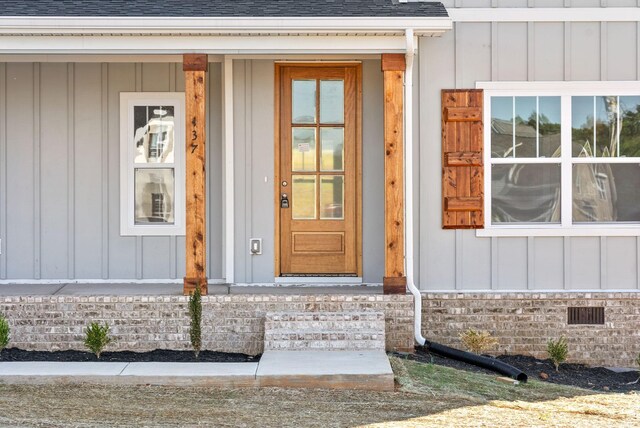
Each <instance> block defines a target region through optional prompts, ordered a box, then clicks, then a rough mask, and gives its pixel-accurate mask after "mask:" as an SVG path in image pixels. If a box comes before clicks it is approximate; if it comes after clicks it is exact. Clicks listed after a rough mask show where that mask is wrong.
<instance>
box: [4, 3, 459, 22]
mask: <svg viewBox="0 0 640 428" xmlns="http://www.w3.org/2000/svg"><path fill="white" fill-rule="evenodd" d="M0 16H87V17H91V16H95V17H151V16H158V17H230V18H231V17H447V10H446V9H445V7H444V6H443V5H442V3H440V2H416V1H413V2H408V3H398V2H397V0H197V1H194V0H0Z"/></svg>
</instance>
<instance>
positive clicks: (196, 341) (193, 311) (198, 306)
mask: <svg viewBox="0 0 640 428" xmlns="http://www.w3.org/2000/svg"><path fill="white" fill-rule="evenodd" d="M189 318H191V324H190V328H189V339H190V340H191V347H193V353H194V354H195V356H196V359H197V358H198V356H199V355H200V349H201V348H202V330H201V326H202V294H201V291H200V287H199V286H198V287H196V288H195V290H194V291H193V293H191V295H190V296H189Z"/></svg>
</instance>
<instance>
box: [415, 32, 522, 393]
mask: <svg viewBox="0 0 640 428" xmlns="http://www.w3.org/2000/svg"><path fill="white" fill-rule="evenodd" d="M405 38H406V49H407V50H406V53H405V59H406V65H407V66H406V71H405V77H404V105H405V114H404V138H405V144H404V150H405V152H404V154H405V180H404V183H405V188H404V200H405V214H404V221H405V222H404V224H405V268H406V275H407V287H409V291H410V292H411V294H413V297H414V317H413V320H414V323H413V331H414V333H413V334H414V337H415V339H416V342H418V345H420V346H422V347H424V348H426V349H427V350H429V351H430V352H433V353H435V354H438V355H442V356H443V357H447V358H451V359H454V360H458V361H463V362H465V363H469V364H473V365H475V366H479V367H483V368H485V369H488V370H492V371H495V372H497V373H500V374H503V375H506V376H510V377H512V378H513V379H517V380H519V381H521V382H526V381H527V375H526V374H525V373H523V372H522V371H520V370H519V369H517V368H515V367H513V366H510V365H509V364H506V363H503V362H502V361H500V360H498V359H495V358H490V357H485V356H482V355H476V354H472V353H471V352H465V351H461V350H459V349H454V348H450V347H448V346H444V345H441V344H439V343H435V342H431V341H428V340H427V339H425V338H424V336H422V295H421V294H420V290H418V287H416V285H415V283H414V282H413V60H414V56H415V50H416V46H415V37H414V34H413V29H411V28H407V29H406V30H405Z"/></svg>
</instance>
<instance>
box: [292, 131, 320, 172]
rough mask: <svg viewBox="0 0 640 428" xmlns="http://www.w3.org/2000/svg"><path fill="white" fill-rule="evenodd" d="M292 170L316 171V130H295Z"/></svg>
mask: <svg viewBox="0 0 640 428" xmlns="http://www.w3.org/2000/svg"><path fill="white" fill-rule="evenodd" d="M291 142H292V147H291V170H292V171H315V170H316V129H315V128H293V136H292V138H291Z"/></svg>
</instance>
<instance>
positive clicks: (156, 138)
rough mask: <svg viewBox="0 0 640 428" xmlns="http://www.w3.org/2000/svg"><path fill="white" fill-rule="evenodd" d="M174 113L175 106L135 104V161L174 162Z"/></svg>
mask: <svg viewBox="0 0 640 428" xmlns="http://www.w3.org/2000/svg"><path fill="white" fill-rule="evenodd" d="M173 114H174V107H173V106H151V105H149V106H134V108H133V123H134V135H133V144H135V147H136V149H135V151H134V153H135V154H134V156H135V158H134V162H135V163H173V157H174V147H173V146H174V140H175V138H174V137H175V131H174V116H173Z"/></svg>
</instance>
